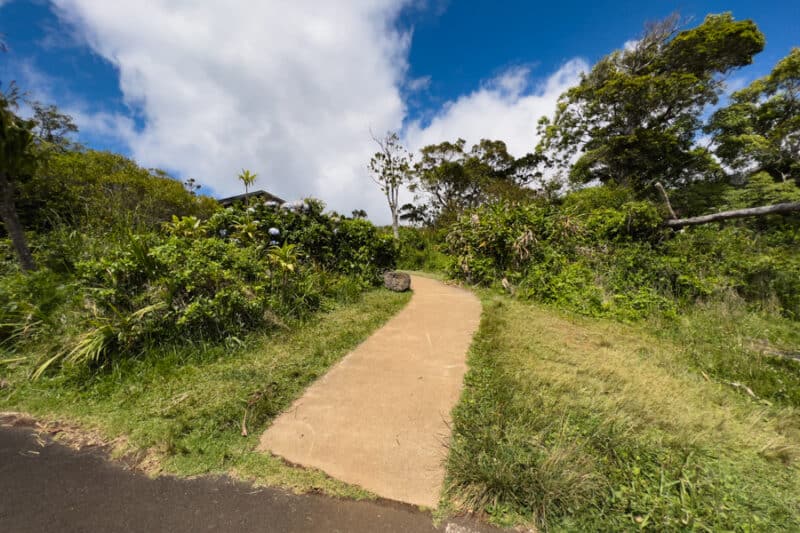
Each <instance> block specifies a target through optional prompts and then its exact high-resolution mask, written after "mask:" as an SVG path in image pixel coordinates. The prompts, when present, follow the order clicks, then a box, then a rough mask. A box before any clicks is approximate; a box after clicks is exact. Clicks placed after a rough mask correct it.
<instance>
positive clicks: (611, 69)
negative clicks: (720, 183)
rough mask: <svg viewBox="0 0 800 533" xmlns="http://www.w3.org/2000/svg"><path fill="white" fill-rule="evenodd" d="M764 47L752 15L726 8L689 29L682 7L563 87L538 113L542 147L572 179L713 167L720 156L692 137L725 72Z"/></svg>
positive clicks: (681, 178) (642, 176) (657, 177)
mask: <svg viewBox="0 0 800 533" xmlns="http://www.w3.org/2000/svg"><path fill="white" fill-rule="evenodd" d="M763 47H764V35H763V34H762V33H761V32H760V31H759V30H758V28H757V27H756V25H755V23H753V22H752V21H750V20H744V21H735V20H733V17H732V16H731V15H730V14H727V13H726V14H720V15H709V16H707V17H706V19H705V21H704V22H703V23H702V24H700V25H699V26H697V27H695V28H693V29H689V30H685V31H679V19H678V18H677V16H673V17H670V18H669V19H666V20H664V21H662V22H659V23H655V24H651V25H649V26H648V27H647V28H646V31H645V33H644V35H643V36H642V38H641V39H639V40H638V41H635V42H634V43H633V44H631V45H629V46H626V47H625V49H624V50H617V51H615V52H613V53H611V54H610V55H608V56H606V57H605V58H603V59H602V60H600V61H599V62H598V63H597V64H596V65H595V66H594V67H593V68H592V70H591V72H589V73H588V74H585V75H583V76H582V78H581V80H580V83H579V84H578V85H577V86H576V87H573V88H571V89H569V90H568V91H567V92H566V93H564V94H563V95H562V96H561V98H560V100H559V103H558V107H557V110H556V114H555V117H554V119H553V121H552V122H550V121H548V120H547V119H542V121H541V122H540V132H541V133H542V134H543V137H542V141H541V142H540V144H539V146H538V147H537V153H539V154H540V155H542V156H545V157H547V160H548V163H549V165H550V166H551V167H553V168H555V169H557V170H558V171H562V172H563V171H565V170H568V175H569V178H570V180H571V181H572V182H573V183H588V182H591V181H595V180H598V181H601V182H604V183H607V182H615V183H618V184H622V185H626V186H630V187H632V188H633V189H634V190H635V191H637V192H639V193H640V194H641V193H643V192H644V193H647V194H652V185H653V184H654V183H655V182H657V181H662V182H665V183H667V184H680V183H685V182H689V181H692V180H693V179H696V178H697V177H699V176H703V175H707V173H708V172H709V171H712V170H714V169H715V168H716V167H717V165H716V163H715V162H714V160H713V158H712V157H711V156H710V154H709V153H708V151H707V150H706V149H704V148H700V147H697V146H696V144H695V140H696V136H697V133H698V132H699V131H700V127H701V119H700V117H701V114H702V112H703V110H704V109H705V107H706V106H707V105H709V104H715V103H716V102H717V98H718V96H719V94H720V93H721V91H722V89H723V75H724V74H726V73H727V72H729V71H730V70H731V69H734V68H737V67H741V66H744V65H747V64H750V63H751V61H752V57H753V55H754V54H756V53H758V52H760V51H761V50H762V49H763Z"/></svg>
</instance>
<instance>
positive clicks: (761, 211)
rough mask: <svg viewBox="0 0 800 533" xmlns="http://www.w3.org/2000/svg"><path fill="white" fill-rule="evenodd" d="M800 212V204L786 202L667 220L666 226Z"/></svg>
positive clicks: (691, 224)
mask: <svg viewBox="0 0 800 533" xmlns="http://www.w3.org/2000/svg"><path fill="white" fill-rule="evenodd" d="M798 211H800V202H785V203H782V204H775V205H763V206H761V207H749V208H747V209H734V210H732V211H722V212H720V213H713V214H711V215H703V216H699V217H690V218H676V219H672V220H665V221H664V225H665V226H667V227H669V228H682V227H683V226H697V225H699V224H708V223H709V222H718V221H720V220H728V219H729V218H744V217H757V216H763V215H782V214H786V213H794V212H798Z"/></svg>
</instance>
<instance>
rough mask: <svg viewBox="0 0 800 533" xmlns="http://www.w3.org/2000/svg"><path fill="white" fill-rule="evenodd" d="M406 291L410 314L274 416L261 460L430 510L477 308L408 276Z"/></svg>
mask: <svg viewBox="0 0 800 533" xmlns="http://www.w3.org/2000/svg"><path fill="white" fill-rule="evenodd" d="M411 288H412V290H413V291H414V295H413V296H412V297H411V301H410V302H409V303H408V305H407V306H406V307H405V308H404V309H403V310H402V311H400V313H398V314H397V315H396V316H395V317H394V318H392V319H391V320H390V321H389V322H387V323H386V324H385V325H384V326H383V327H382V328H381V329H379V330H378V331H376V332H375V333H374V334H373V335H372V336H371V337H370V338H368V339H367V340H366V341H365V342H364V343H362V344H361V345H360V346H358V347H357V348H356V349H355V350H354V351H353V352H351V353H350V354H349V355H347V356H346V357H345V358H344V359H343V360H342V361H341V362H339V364H337V365H336V366H334V367H333V368H332V369H331V370H330V371H329V372H328V373H327V374H326V375H325V376H323V377H321V378H320V379H319V380H317V381H316V382H315V383H313V384H312V385H311V386H310V387H309V388H308V389H307V390H306V392H305V394H304V395H303V396H302V397H300V398H299V399H298V400H297V401H296V402H295V403H294V404H293V405H292V406H291V407H290V408H289V409H288V410H287V411H286V412H284V413H283V414H281V415H280V416H279V417H278V418H277V419H276V420H275V422H274V423H273V424H272V425H271V426H270V427H269V428H268V429H267V431H266V432H265V433H264V434H263V435H262V437H261V442H260V445H259V450H261V451H265V452H266V451H270V452H272V453H274V454H276V455H278V456H281V457H283V458H284V459H286V460H288V461H290V462H292V463H296V464H300V465H303V466H310V467H315V468H319V469H320V470H322V471H324V472H326V473H327V474H329V475H331V476H333V477H335V478H337V479H341V480H343V481H346V482H348V483H353V484H356V485H360V486H361V487H364V488H365V489H367V490H369V491H371V492H373V493H375V494H377V495H379V496H382V497H384V498H389V499H392V500H398V501H401V502H408V503H413V504H416V505H424V506H427V507H436V505H437V503H438V501H439V493H440V491H441V487H442V482H443V480H444V464H443V461H444V459H445V457H446V453H447V450H446V443H447V442H448V440H449V438H450V430H449V422H450V411H451V410H452V408H453V406H454V405H455V404H456V401H457V400H458V397H459V394H460V393H461V386H462V381H463V378H464V373H465V371H466V353H467V349H468V347H469V345H470V342H471V341H472V335H473V334H474V333H475V331H476V330H477V328H478V323H479V321H480V314H481V304H480V302H479V301H478V299H477V298H476V297H475V295H473V294H472V293H470V292H468V291H465V290H462V289H459V288H455V287H449V286H447V285H445V284H443V283H441V282H439V281H436V280H432V279H428V278H423V277H419V276H412V280H411Z"/></svg>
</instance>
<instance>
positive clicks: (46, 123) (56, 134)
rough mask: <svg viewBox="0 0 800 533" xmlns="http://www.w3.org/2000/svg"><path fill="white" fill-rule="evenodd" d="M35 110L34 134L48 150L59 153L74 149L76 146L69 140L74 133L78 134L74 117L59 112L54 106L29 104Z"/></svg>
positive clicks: (36, 103) (32, 102)
mask: <svg viewBox="0 0 800 533" xmlns="http://www.w3.org/2000/svg"><path fill="white" fill-rule="evenodd" d="M29 104H30V106H31V108H32V109H33V121H34V123H35V124H36V125H35V126H34V128H33V133H34V135H36V138H37V139H38V141H39V142H40V143H43V144H44V145H45V146H46V147H48V148H53V149H55V150H58V151H62V152H63V151H66V150H69V149H72V148H73V146H74V144H73V142H72V140H71V139H70V138H69V135H70V134H72V133H77V132H78V126H76V125H75V122H74V121H73V119H72V117H71V116H70V115H67V114H65V113H62V112H60V111H59V110H58V108H57V107H56V106H54V105H53V104H47V105H45V104H42V103H41V102H37V101H31V102H29Z"/></svg>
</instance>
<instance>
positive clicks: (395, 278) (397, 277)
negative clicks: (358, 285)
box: [383, 272, 411, 292]
mask: <svg viewBox="0 0 800 533" xmlns="http://www.w3.org/2000/svg"><path fill="white" fill-rule="evenodd" d="M383 284H384V286H385V287H386V288H387V289H389V290H390V291H395V292H404V291H407V290H408V289H410V288H411V276H409V275H408V274H404V273H402V272H387V273H385V274H384V275H383Z"/></svg>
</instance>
